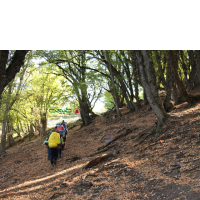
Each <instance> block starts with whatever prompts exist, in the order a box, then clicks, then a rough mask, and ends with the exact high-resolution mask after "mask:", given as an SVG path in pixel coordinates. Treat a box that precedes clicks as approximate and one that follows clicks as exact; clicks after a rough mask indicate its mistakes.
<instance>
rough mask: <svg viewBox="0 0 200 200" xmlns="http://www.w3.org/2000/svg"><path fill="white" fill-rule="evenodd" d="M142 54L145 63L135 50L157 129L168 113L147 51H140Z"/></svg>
mask: <svg viewBox="0 0 200 200" xmlns="http://www.w3.org/2000/svg"><path fill="white" fill-rule="evenodd" d="M142 55H143V58H144V61H145V63H143V60H142V56H141V55H139V52H137V60H138V64H139V70H140V76H141V82H142V85H143V87H144V89H145V93H146V95H147V99H148V101H149V104H150V106H151V108H152V109H153V111H154V113H155V114H156V116H157V119H158V123H157V129H159V127H160V126H162V125H163V124H164V122H165V120H166V118H167V117H168V115H167V113H166V112H165V109H164V107H163V104H162V102H161V99H160V97H159V95H158V89H157V86H156V78H155V72H154V69H153V65H152V64H153V63H152V60H151V59H150V57H149V52H148V51H142Z"/></svg>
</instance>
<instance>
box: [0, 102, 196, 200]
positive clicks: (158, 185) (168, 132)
mask: <svg viewBox="0 0 200 200" xmlns="http://www.w3.org/2000/svg"><path fill="white" fill-rule="evenodd" d="M199 111H200V104H197V105H195V106H193V107H189V105H188V104H187V103H183V104H181V105H178V106H175V107H174V109H173V111H172V112H171V113H170V117H169V118H168V120H167V122H166V123H165V125H164V126H163V127H162V129H161V130H160V132H159V135H158V136H155V132H154V130H155V126H156V125H155V123H156V117H155V115H154V113H153V111H150V110H149V106H144V107H142V108H141V109H140V110H139V111H137V112H134V113H129V112H128V110H127V108H125V107H124V108H122V109H121V112H122V117H121V118H116V117H115V114H116V113H112V112H110V113H105V114H102V115H100V116H98V117H96V118H95V119H94V120H93V122H92V123H91V124H90V125H89V126H87V127H83V128H81V127H80V126H76V127H74V128H73V129H71V130H70V131H69V134H68V135H67V142H66V148H65V149H64V150H63V152H62V158H60V159H59V160H58V162H57V165H56V166H55V167H52V166H51V165H50V162H49V161H47V150H46V146H45V145H43V142H44V139H39V140H37V141H33V142H31V143H29V144H26V145H25V144H24V145H21V146H16V147H12V148H10V149H8V150H7V153H6V154H4V155H1V156H0V161H1V162H0V180H1V181H0V199H91V200H93V199H102V200H105V199H107V200H111V199H112V200H114V199H116V200H117V199H120V200H122V199H123V200H124V199H149V200H150V199H192V200H195V199H200V182H199V179H200V155H199V149H200V137H199V133H200V121H199V119H200V116H199ZM115 139H116V140H115ZM113 140H114V142H112V141H113ZM109 142H110V145H107V144H108V143H109ZM106 145H107V146H106ZM114 152H117V153H118V154H116V155H115V156H111V157H108V159H104V160H103V159H102V160H101V161H102V162H96V161H97V159H96V158H102V156H104V157H105V155H106V154H107V155H113V153H114ZM95 159H96V160H95ZM94 160H95V161H94ZM99 160H100V159H99ZM90 161H94V162H96V163H95V165H91V166H90V167H89V168H86V169H85V168H84V167H85V166H87V164H88V163H89V162H90Z"/></svg>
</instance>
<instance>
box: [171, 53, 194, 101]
mask: <svg viewBox="0 0 200 200" xmlns="http://www.w3.org/2000/svg"><path fill="white" fill-rule="evenodd" d="M168 53H169V56H170V62H171V63H170V64H171V69H172V74H173V75H174V79H175V83H176V84H177V86H178V89H179V91H180V93H181V95H182V96H183V98H184V99H185V101H187V102H189V103H191V98H190V96H189V94H188V93H187V91H186V88H185V85H184V84H183V82H182V80H181V79H180V78H179V75H178V58H177V55H176V52H173V51H172V50H170V51H169V52H168Z"/></svg>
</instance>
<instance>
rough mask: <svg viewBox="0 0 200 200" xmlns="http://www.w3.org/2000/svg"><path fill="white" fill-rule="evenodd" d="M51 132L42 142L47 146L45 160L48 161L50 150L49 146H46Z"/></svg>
mask: <svg viewBox="0 0 200 200" xmlns="http://www.w3.org/2000/svg"><path fill="white" fill-rule="evenodd" d="M51 133H52V132H49V133H48V135H47V137H46V140H45V141H44V144H46V145H47V159H48V160H50V149H49V145H48V140H49V137H50V135H51Z"/></svg>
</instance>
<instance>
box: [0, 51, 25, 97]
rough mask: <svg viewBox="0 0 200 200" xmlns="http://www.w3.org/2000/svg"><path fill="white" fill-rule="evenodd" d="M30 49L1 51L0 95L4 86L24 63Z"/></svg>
mask: <svg viewBox="0 0 200 200" xmlns="http://www.w3.org/2000/svg"><path fill="white" fill-rule="evenodd" d="M27 53H28V50H16V51H15V52H13V51H10V50H1V51H0V76H1V77H0V97H1V94H2V92H3V90H4V88H5V87H6V86H7V85H8V83H9V82H10V81H11V80H13V79H14V78H15V75H16V74H17V73H18V72H19V71H20V68H21V66H22V65H23V64H24V60H25V56H26V54H27Z"/></svg>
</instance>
